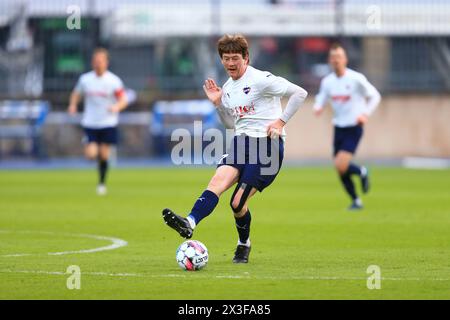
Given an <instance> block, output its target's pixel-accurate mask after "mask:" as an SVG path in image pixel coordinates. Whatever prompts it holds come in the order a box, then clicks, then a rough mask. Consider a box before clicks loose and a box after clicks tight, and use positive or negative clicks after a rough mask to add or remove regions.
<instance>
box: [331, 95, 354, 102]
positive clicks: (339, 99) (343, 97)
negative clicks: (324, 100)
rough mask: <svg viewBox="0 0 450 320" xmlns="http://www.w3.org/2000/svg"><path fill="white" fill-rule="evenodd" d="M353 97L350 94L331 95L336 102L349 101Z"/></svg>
mask: <svg viewBox="0 0 450 320" xmlns="http://www.w3.org/2000/svg"><path fill="white" fill-rule="evenodd" d="M350 98H351V96H349V95H336V96H331V100H333V101H334V102H341V103H344V102H347V101H349V100H350Z"/></svg>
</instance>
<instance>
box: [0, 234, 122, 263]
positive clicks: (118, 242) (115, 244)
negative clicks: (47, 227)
mask: <svg viewBox="0 0 450 320" xmlns="http://www.w3.org/2000/svg"><path fill="white" fill-rule="evenodd" d="M0 233H20V234H43V235H51V236H63V237H75V238H88V239H95V240H102V241H110V242H111V244H110V245H108V246H103V247H98V248H92V249H84V250H73V251H61V252H48V253H46V254H47V255H49V256H61V255H66V254H79V253H94V252H100V251H107V250H114V249H118V248H121V247H125V246H127V245H128V242H127V241H125V240H122V239H119V238H114V237H105V236H98V235H93V234H78V233H57V232H49V231H20V230H19V231H12V230H0ZM32 255H33V256H34V255H41V254H39V253H15V254H5V255H0V257H24V256H32Z"/></svg>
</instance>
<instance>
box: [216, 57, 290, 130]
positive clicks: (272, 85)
mask: <svg viewBox="0 0 450 320" xmlns="http://www.w3.org/2000/svg"><path fill="white" fill-rule="evenodd" d="M289 84H290V82H289V81H287V80H286V79H284V78H281V77H277V76H274V75H273V74H271V73H270V72H267V71H261V70H258V69H255V68H253V67H252V66H247V69H246V70H245V73H244V74H243V75H242V77H240V78H239V79H238V80H233V79H232V78H229V79H228V81H227V82H225V84H224V85H223V87H222V105H223V106H224V107H225V108H227V109H231V113H232V114H233V116H234V120H235V130H236V135H240V134H246V135H248V136H251V137H267V127H268V125H269V124H270V123H271V122H273V121H274V120H277V119H279V118H280V117H281V115H282V111H283V110H282V108H281V99H280V98H281V97H282V96H283V95H284V94H285V93H286V90H287V88H288V86H289ZM285 135H286V133H285V131H284V129H283V133H282V136H283V137H284V136H285Z"/></svg>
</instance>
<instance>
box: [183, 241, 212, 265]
mask: <svg viewBox="0 0 450 320" xmlns="http://www.w3.org/2000/svg"><path fill="white" fill-rule="evenodd" d="M208 258H209V256H208V249H207V248H206V246H205V245H204V244H203V243H201V242H200V241H197V240H187V241H185V242H183V243H182V244H181V245H180V246H179V247H178V249H177V255H176V259H177V263H178V265H179V266H180V268H181V269H183V270H188V271H196V270H200V269H203V268H204V267H205V266H206V264H207V263H208Z"/></svg>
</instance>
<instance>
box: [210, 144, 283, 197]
mask: <svg viewBox="0 0 450 320" xmlns="http://www.w3.org/2000/svg"><path fill="white" fill-rule="evenodd" d="M283 156H284V142H283V140H282V139H281V138H279V139H270V138H269V137H264V138H253V137H249V136H246V135H240V136H235V137H234V138H233V141H232V143H231V145H230V147H229V149H228V153H226V154H224V155H223V156H222V159H221V160H220V161H219V163H218V165H217V167H220V166H224V165H229V166H232V167H235V168H236V169H238V170H239V181H238V182H241V183H246V184H247V185H250V186H252V187H254V188H255V189H257V190H258V191H259V192H261V191H263V190H264V189H265V188H266V187H268V186H269V185H270V184H271V183H272V182H273V181H274V180H275V177H276V176H277V175H278V172H279V171H280V168H281V165H282V162H283Z"/></svg>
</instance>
